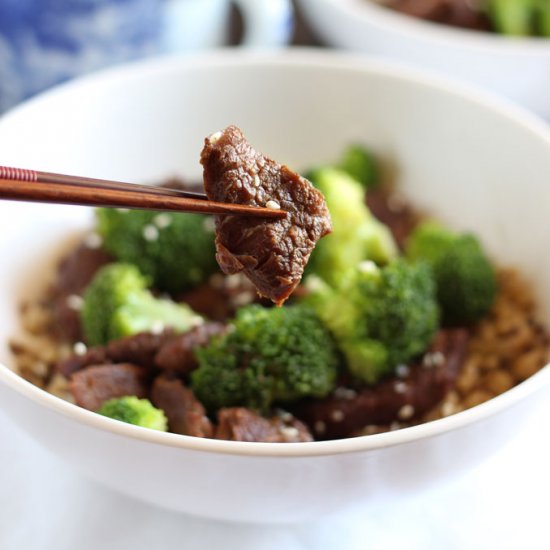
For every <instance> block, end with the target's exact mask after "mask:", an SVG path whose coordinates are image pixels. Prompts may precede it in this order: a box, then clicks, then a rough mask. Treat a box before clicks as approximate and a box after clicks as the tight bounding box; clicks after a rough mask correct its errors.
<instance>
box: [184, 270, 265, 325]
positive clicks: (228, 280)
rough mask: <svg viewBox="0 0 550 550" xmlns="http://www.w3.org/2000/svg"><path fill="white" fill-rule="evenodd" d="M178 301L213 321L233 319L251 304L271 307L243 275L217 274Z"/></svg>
mask: <svg viewBox="0 0 550 550" xmlns="http://www.w3.org/2000/svg"><path fill="white" fill-rule="evenodd" d="M178 300H179V301H182V302H185V303H186V304H187V305H189V306H190V307H191V309H193V311H196V312H197V313H199V314H200V315H203V316H205V317H207V318H208V319H211V320H212V321H227V320H228V319H232V318H233V317H234V316H235V313H236V312H237V309H239V308H240V307H242V306H245V305H248V304H251V303H262V304H263V305H265V306H268V305H271V302H270V301H269V300H266V299H265V298H264V299H262V298H261V297H260V296H258V293H257V292H256V287H255V286H254V285H253V284H252V283H251V282H250V281H249V280H248V279H247V278H246V277H245V276H244V275H242V274H241V273H237V274H234V275H229V276H226V275H223V274H222V273H216V274H214V275H212V276H211V277H210V280H209V281H208V282H207V283H204V284H202V285H200V286H198V287H196V288H194V289H192V290H189V291H187V292H185V293H184V294H181V295H180V296H178Z"/></svg>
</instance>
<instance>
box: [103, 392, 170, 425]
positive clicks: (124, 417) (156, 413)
mask: <svg viewBox="0 0 550 550" xmlns="http://www.w3.org/2000/svg"><path fill="white" fill-rule="evenodd" d="M97 412H98V413H99V414H102V415H103V416H108V417H109V418H114V419H115V420H120V421H121V422H127V423H128V424H135V425H136V426H141V427H142V428H150V429H152V430H160V431H161V432H165V431H166V430H167V429H168V422H167V420H166V416H165V415H164V412H163V411H162V410H160V409H157V408H155V407H154V406H153V405H152V403H151V402H150V401H149V400H148V399H139V398H138V397H136V396H134V395H128V396H125V397H115V398H114V399H109V401H106V402H105V403H103V405H102V406H101V408H100V409H99V410H98V411H97Z"/></svg>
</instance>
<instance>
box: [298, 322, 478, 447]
mask: <svg viewBox="0 0 550 550" xmlns="http://www.w3.org/2000/svg"><path fill="white" fill-rule="evenodd" d="M467 343H468V333H467V332H466V330H464V329H448V330H440V331H439V332H438V334H437V336H436V338H435V340H434V342H433V344H432V345H431V346H430V349H429V350H428V352H427V353H426V354H425V355H424V357H423V359H422V360H421V361H419V362H417V363H415V364H412V365H410V366H409V374H407V375H406V376H402V377H399V376H392V377H391V378H387V379H385V380H383V381H382V382H379V383H378V384H376V385H375V386H372V387H364V388H360V389H352V388H339V389H338V390H336V391H335V392H334V393H333V394H332V395H330V396H329V397H327V398H325V399H317V400H308V401H303V402H301V403H298V404H296V405H295V406H294V407H292V408H291V410H292V412H293V413H294V414H295V415H296V417H297V418H299V419H300V420H302V421H303V422H305V423H306V424H307V425H308V426H309V427H310V429H311V430H312V432H313V434H314V435H315V438H316V439H339V438H343V437H349V436H351V435H352V434H353V433H354V432H357V431H359V430H361V429H362V428H364V427H365V426H368V425H385V424H387V425H389V424H391V423H392V422H394V421H403V420H407V421H409V420H412V419H415V418H417V417H420V416H422V415H423V414H424V413H426V412H427V411H429V410H430V409H431V408H433V407H435V406H436V405H437V404H438V403H439V402H440V401H441V400H442V399H443V398H444V397H445V395H446V394H447V392H449V391H450V390H451V389H452V388H453V387H454V385H455V382H456V379H457V378H458V375H459V373H460V369H461V367H462V363H463V361H464V357H465V355H466V352H467Z"/></svg>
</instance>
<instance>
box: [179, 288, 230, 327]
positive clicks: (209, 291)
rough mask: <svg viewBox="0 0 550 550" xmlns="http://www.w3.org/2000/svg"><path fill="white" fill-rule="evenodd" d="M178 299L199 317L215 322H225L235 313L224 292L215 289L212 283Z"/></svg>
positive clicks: (194, 289)
mask: <svg viewBox="0 0 550 550" xmlns="http://www.w3.org/2000/svg"><path fill="white" fill-rule="evenodd" d="M177 298H178V301H181V302H185V303H186V304H187V305H188V306H189V307H190V308H191V309H192V310H193V311H196V312H197V313H198V314H199V315H204V316H205V317H207V318H208V319H212V320H214V321H225V320H226V319H230V318H231V317H233V315H234V313H235V310H234V308H233V307H232V305H231V303H230V302H229V300H228V299H227V297H226V295H225V293H224V292H223V290H222V289H221V288H215V287H213V286H212V285H211V284H210V283H204V284H202V285H199V286H197V287H195V288H193V289H191V290H188V291H187V292H184V293H183V294H180V295H178V297H177Z"/></svg>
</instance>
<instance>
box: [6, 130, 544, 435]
mask: <svg viewBox="0 0 550 550" xmlns="http://www.w3.org/2000/svg"><path fill="white" fill-rule="evenodd" d="M201 162H202V164H203V169H204V185H205V190H206V192H207V194H208V196H209V197H210V198H214V199H216V200H221V201H226V202H237V203H242V204H252V205H261V206H265V205H266V203H267V202H269V201H272V202H277V203H278V205H279V206H280V207H281V208H282V209H284V210H286V211H287V212H288V213H289V215H288V216H287V219H285V220H271V221H267V220H258V219H252V218H236V217H233V216H227V217H219V218H218V219H216V220H214V219H212V218H211V217H208V216H203V215H199V214H185V213H181V214H180V213H169V214H168V213H158V212H150V211H129V210H121V209H106V208H100V209H97V210H96V212H95V226H94V227H93V228H92V229H91V230H90V232H88V233H87V234H86V235H84V236H83V237H82V238H81V239H80V241H79V243H78V244H77V245H76V246H75V247H73V248H72V249H71V250H69V251H68V252H67V253H66V254H65V256H64V257H63V258H62V259H61V261H60V262H59V263H58V265H57V266H56V271H55V274H54V277H53V280H52V282H51V284H50V285H49V286H48V288H47V289H45V291H44V292H43V295H42V298H41V299H40V300H35V301H32V302H26V303H24V304H22V307H21V318H22V324H23V328H24V331H25V334H24V335H23V336H22V337H20V338H18V339H14V340H13V341H12V342H11V348H12V351H13V353H14V356H15V358H16V364H17V367H18V369H19V372H20V374H21V375H22V376H23V377H25V378H26V379H28V380H30V381H31V382H33V383H34V384H36V385H38V386H40V387H42V388H44V389H46V390H47V391H49V392H51V393H53V394H55V395H58V396H60V397H62V398H64V399H67V400H69V401H71V402H73V403H75V404H76V405H78V406H80V407H84V408H86V409H88V410H91V411H94V412H97V413H99V414H102V415H105V416H107V417H110V418H113V419H116V420H119V421H122V422H128V423H131V424H135V425H138V426H142V427H146V428H151V429H156V430H162V431H169V432H172V433H177V434H183V435H189V436H194V437H206V438H217V439H225V440H234V441H260V442H301V441H313V440H326V439H336V438H344V437H354V436H361V435H370V434H375V433H380V432H385V431H389V430H395V429H399V428H403V427H407V426H411V425H415V424H419V423H422V422H427V421H430V420H435V419H438V418H442V417H445V416H449V415H451V414H454V413H457V412H460V411H462V410H464V409H467V408H469V407H472V406H475V405H477V404H480V403H482V402H484V401H487V400H489V399H491V398H492V397H494V396H496V395H498V394H500V393H503V392H504V391H506V390H508V389H510V388H512V387H513V386H514V385H516V384H518V383H520V382H521V381H523V380H525V379H526V378H528V377H529V376H531V375H532V374H534V373H535V372H537V371H538V370H539V369H540V368H542V367H543V366H544V365H545V363H546V362H547V359H548V349H549V338H548V333H547V331H546V329H545V328H544V327H543V326H542V325H541V324H540V323H539V322H538V320H537V318H536V310H535V300H534V299H533V297H532V296H531V293H530V291H529V286H528V284H527V283H526V282H524V281H523V279H522V277H521V275H520V274H518V273H517V272H516V271H515V270H514V269H512V268H504V267H502V266H497V265H495V264H494V262H493V261H492V260H491V258H490V257H489V255H488V254H487V252H486V250H485V249H484V247H483V243H482V242H481V241H480V240H479V239H478V238H477V237H476V236H475V235H473V234H470V233H459V232H456V231H454V230H453V229H451V228H449V227H446V226H445V225H444V224H443V223H442V222H441V221H438V220H436V219H433V218H432V217H431V216H429V215H427V214H426V213H424V212H419V211H417V210H416V209H415V208H414V205H413V204H412V203H411V202H409V201H407V200H406V199H405V198H404V197H403V195H402V194H400V192H399V189H398V188H397V187H396V186H394V185H393V183H392V182H388V181H386V177H385V176H384V174H385V171H384V170H383V169H381V166H382V163H381V161H380V160H379V159H377V158H376V157H375V156H374V155H373V154H372V153H371V152H370V151H368V150H367V149H366V148H364V147H363V146H359V145H353V146H350V147H348V148H347V149H346V151H345V152H344V154H343V155H342V157H341V159H340V160H338V161H337V162H334V163H332V164H327V165H324V166H315V167H310V168H309V169H308V170H306V171H304V172H303V174H304V176H299V175H298V174H295V173H293V172H291V171H290V170H289V169H288V168H286V167H284V166H281V165H279V164H277V163H275V162H274V161H271V160H269V159H267V158H266V157H264V156H263V155H261V154H259V153H257V152H256V151H254V149H252V147H251V146H250V145H249V144H248V143H247V142H246V140H245V139H244V137H243V135H242V133H241V132H240V131H239V130H238V129H237V128H235V127H230V128H228V129H226V130H225V131H224V132H220V133H217V134H213V135H212V136H211V137H210V138H208V139H207V140H206V142H205V147H204V149H203V152H202V156H201ZM167 185H169V186H170V187H174V186H175V185H182V186H185V187H187V188H191V189H193V190H197V188H200V187H202V185H201V186H197V185H189V184H186V183H183V182H181V181H177V182H176V181H170V182H168V183H167ZM327 207H328V211H327ZM328 212H330V217H329V216H328ZM331 220H332V221H331ZM331 227H332V232H330V230H331ZM321 237H322V238H321ZM317 241H318V242H317ZM316 243H317V244H316ZM216 253H217V255H216ZM216 257H217V259H218V261H219V263H220V266H221V270H220V267H218V265H217V264H216V261H215V258H216ZM308 259H309V261H308ZM306 264H307V265H306ZM302 272H303V277H302ZM287 298H288V300H287V301H286V302H285V304H284V305H282V303H283V302H284V301H285V300H286V299H287Z"/></svg>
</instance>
